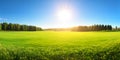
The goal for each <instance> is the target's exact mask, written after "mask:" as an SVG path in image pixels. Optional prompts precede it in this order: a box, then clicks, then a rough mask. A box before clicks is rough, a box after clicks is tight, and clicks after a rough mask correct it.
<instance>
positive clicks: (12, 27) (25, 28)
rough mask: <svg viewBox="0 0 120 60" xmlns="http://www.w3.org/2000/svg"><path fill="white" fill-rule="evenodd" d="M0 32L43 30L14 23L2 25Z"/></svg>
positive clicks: (0, 24) (0, 25)
mask: <svg viewBox="0 0 120 60" xmlns="http://www.w3.org/2000/svg"><path fill="white" fill-rule="evenodd" d="M0 30H3V31H41V30H42V28H40V27H36V26H32V25H20V24H13V23H6V22H4V23H0Z"/></svg>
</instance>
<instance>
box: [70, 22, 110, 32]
mask: <svg viewBox="0 0 120 60" xmlns="http://www.w3.org/2000/svg"><path fill="white" fill-rule="evenodd" d="M71 30H72V31H111V30H112V26H111V25H101V24H100V25H98V24H97V25H92V26H77V27H73V28H71Z"/></svg>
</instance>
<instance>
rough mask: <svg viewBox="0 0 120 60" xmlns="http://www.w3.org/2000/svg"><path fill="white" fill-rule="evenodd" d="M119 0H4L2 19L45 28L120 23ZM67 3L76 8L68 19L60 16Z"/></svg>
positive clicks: (113, 24) (71, 8) (1, 6)
mask: <svg viewBox="0 0 120 60" xmlns="http://www.w3.org/2000/svg"><path fill="white" fill-rule="evenodd" d="M119 3H120V1H119V0H0V22H8V23H19V24H26V25H35V26H39V27H42V28H58V27H71V26H78V25H93V24H110V25H112V26H120V4H119ZM63 6H65V7H67V9H68V10H71V11H72V18H71V19H70V20H68V21H66V20H65V21H64V22H63V21H61V20H59V19H57V16H56V13H57V12H59V11H60V10H61V7H63ZM58 9H59V11H58Z"/></svg>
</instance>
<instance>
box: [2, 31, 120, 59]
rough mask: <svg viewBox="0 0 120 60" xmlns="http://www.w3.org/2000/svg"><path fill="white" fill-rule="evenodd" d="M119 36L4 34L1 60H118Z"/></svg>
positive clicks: (51, 33) (119, 50)
mask: <svg viewBox="0 0 120 60" xmlns="http://www.w3.org/2000/svg"><path fill="white" fill-rule="evenodd" d="M119 36H120V32H53V31H41V32H0V47H1V48H0V59H9V60H16V59H17V60H19V59H21V60H30V59H31V60H32V59H33V60H40V59H42V60H44V59H45V60H81V59H82V60H90V59H92V60H99V59H103V60H106V59H112V60H113V59H115V60H116V59H117V60H118V59H119V57H118V56H120V53H119V52H120V48H119V46H120V44H119V43H120V37H119ZM3 56H4V57H3ZM6 57H7V58H6Z"/></svg>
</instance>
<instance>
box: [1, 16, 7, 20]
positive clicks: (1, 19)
mask: <svg viewBox="0 0 120 60" xmlns="http://www.w3.org/2000/svg"><path fill="white" fill-rule="evenodd" d="M0 20H8V19H7V18H1V17H0Z"/></svg>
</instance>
